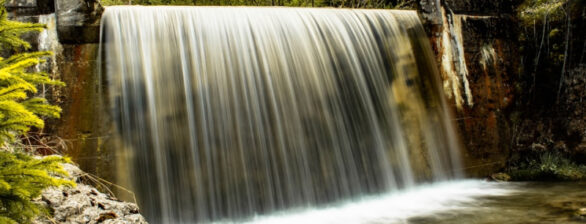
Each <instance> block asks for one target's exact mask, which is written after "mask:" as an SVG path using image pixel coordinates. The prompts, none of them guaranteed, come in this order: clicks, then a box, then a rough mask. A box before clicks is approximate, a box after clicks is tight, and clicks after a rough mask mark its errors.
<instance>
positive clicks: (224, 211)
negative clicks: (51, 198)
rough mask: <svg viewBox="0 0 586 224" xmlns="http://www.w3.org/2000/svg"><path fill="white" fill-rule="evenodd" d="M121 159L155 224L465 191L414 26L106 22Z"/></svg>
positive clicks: (121, 15)
mask: <svg viewBox="0 0 586 224" xmlns="http://www.w3.org/2000/svg"><path fill="white" fill-rule="evenodd" d="M102 33H103V34H102V48H103V52H104V57H103V60H104V63H105V65H104V68H105V69H104V70H105V74H106V76H105V77H106V78H107V80H106V81H107V83H108V85H109V88H108V91H109V95H110V100H109V101H110V102H111V104H112V108H113V111H114V112H113V115H114V117H115V120H116V124H117V127H118V132H119V134H120V137H121V140H122V142H123V147H121V148H120V149H117V150H118V151H119V153H120V155H122V156H120V157H119V159H120V160H122V161H123V162H122V163H121V164H124V165H125V166H124V167H118V169H119V173H120V175H121V176H124V177H125V178H126V179H128V180H130V182H131V183H132V186H133V188H132V189H133V190H134V191H135V193H136V194H137V198H138V200H139V204H140V206H141V207H142V210H143V214H145V215H146V216H147V217H148V218H149V219H150V220H151V222H153V223H191V222H196V221H214V220H245V219H247V218H249V217H251V216H253V215H255V214H267V213H270V212H275V211H280V210H285V209H293V208H300V207H308V206H320V205H325V204H328V203H332V202H336V201H340V200H351V199H355V198H360V197H362V196H365V195H376V194H378V193H381V192H389V191H394V190H398V189H402V188H409V187H411V186H414V185H417V184H418V183H421V182H425V181H438V180H447V179H450V178H454V177H457V176H458V175H459V170H460V167H459V164H460V162H459V153H458V144H457V141H456V137H455V134H454V131H453V127H452V124H451V121H450V118H449V112H448V110H447V109H446V108H447V107H446V105H445V102H444V99H443V98H442V93H441V90H440V88H441V87H440V85H439V81H438V77H439V75H438V72H437V70H436V68H435V64H434V60H433V56H432V54H431V48H430V46H429V43H428V39H427V37H426V34H425V32H424V31H423V28H422V25H421V24H420V21H419V19H418V17H417V14H416V12H413V11H394V10H351V9H314V8H275V7H267V8H257V7H160V6H157V7H137V6H134V7H133V6H123V7H108V8H107V10H106V12H105V14H104V15H103V19H102Z"/></svg>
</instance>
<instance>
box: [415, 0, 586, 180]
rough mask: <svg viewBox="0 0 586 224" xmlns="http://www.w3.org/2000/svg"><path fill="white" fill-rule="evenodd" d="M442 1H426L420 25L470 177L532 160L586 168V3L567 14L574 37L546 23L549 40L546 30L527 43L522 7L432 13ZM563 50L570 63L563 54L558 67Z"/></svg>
mask: <svg viewBox="0 0 586 224" xmlns="http://www.w3.org/2000/svg"><path fill="white" fill-rule="evenodd" d="M438 1H439V0H420V12H421V14H422V16H421V18H422V19H423V20H424V22H425V24H426V27H427V31H428V34H429V36H430V40H431V42H432V45H433V48H434V51H435V53H436V55H437V61H438V65H439V66H440V67H441V69H442V78H443V79H444V81H446V83H447V86H448V87H447V88H444V90H446V91H445V93H446V95H447V96H449V97H450V98H451V99H450V102H452V103H453V108H454V111H455V114H456V118H455V119H456V122H457V124H458V127H459V131H460V136H461V138H462V142H463V144H464V146H465V149H464V153H463V156H464V161H465V167H466V171H467V173H468V174H469V175H471V176H475V177H482V176H486V175H489V174H491V173H494V172H498V171H502V170H505V169H506V168H507V167H508V166H510V165H514V164H511V163H514V162H515V161H519V160H523V159H524V158H526V157H527V156H528V154H527V152H530V153H535V152H537V153H540V152H545V151H557V152H562V153H564V154H566V155H569V156H571V157H572V158H573V159H574V160H575V161H577V162H580V163H585V162H586V113H585V110H586V102H585V100H586V99H584V98H585V97H586V89H585V88H586V87H585V81H586V40H585V39H584V37H586V34H585V33H586V25H585V24H586V22H585V20H586V9H585V7H584V3H583V2H582V3H580V1H569V2H570V4H568V5H566V6H565V7H566V8H567V12H568V18H570V23H569V24H571V25H570V27H569V29H567V30H566V28H567V26H564V25H565V24H559V23H560V22H559V21H558V22H557V23H556V22H555V21H548V23H547V24H546V27H547V29H544V30H546V33H545V35H543V33H542V30H541V28H542V25H543V23H541V24H540V25H539V27H538V29H537V31H539V32H536V35H527V36H525V39H524V40H523V38H520V37H522V36H523V35H522V34H523V32H527V31H526V30H523V29H524V24H523V22H522V21H520V20H519V18H518V10H519V7H520V4H521V3H522V2H523V1H522V0H495V1H477V0H441V1H439V2H440V3H439V5H440V6H441V7H438V8H435V9H433V10H430V9H429V8H430V6H432V5H438V3H437V2H438ZM432 8H433V7H432ZM438 17H440V18H438ZM441 18H443V19H441ZM558 20H559V19H558ZM561 21H562V22H563V23H566V22H567V20H566V19H561ZM556 27H562V28H564V30H562V31H561V32H560V34H559V35H561V37H558V38H557V40H556V38H555V37H554V35H555V34H553V33H551V32H554V29H555V28H556ZM525 28H526V27H525ZM526 29H527V28H526ZM556 32H557V31H556ZM568 32H569V35H568V36H566V34H568ZM529 33H531V32H529ZM446 37H447V38H448V41H445V39H446ZM562 37H566V38H567V39H564V40H560V39H563V38H562ZM542 39H543V40H544V41H543V42H544V43H545V44H543V45H541V44H539V43H540V42H541V41H540V40H542ZM566 40H567V41H566ZM556 41H557V42H556ZM458 42H460V43H458ZM533 43H537V44H533ZM565 43H568V47H567V49H568V52H567V54H565V55H566V56H565V57H564V52H563V50H557V52H558V55H557V57H564V61H565V63H555V62H552V60H555V58H554V57H555V56H556V55H555V54H554V53H555V51H556V50H554V49H556V48H558V49H559V48H563V47H564V45H565ZM446 45H448V47H446ZM540 45H541V46H542V47H539V46H540ZM539 48H542V49H539ZM540 51H541V52H540ZM446 52H447V53H448V54H446ZM552 52H553V53H552ZM461 54H463V57H462V60H459V58H458V57H457V56H458V55H461ZM540 55H541V56H540ZM548 55H549V56H548ZM552 55H553V56H552ZM536 58H537V59H536ZM562 64H565V66H564V65H562ZM462 68H465V69H462ZM454 78H456V79H458V80H456V82H454V81H453V79H454ZM450 81H452V82H450ZM450 83H457V85H452V84H450ZM444 87H446V86H444ZM454 88H455V89H456V90H454ZM458 88H459V89H458ZM467 91H468V92H467ZM458 97H460V99H458Z"/></svg>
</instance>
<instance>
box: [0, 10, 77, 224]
mask: <svg viewBox="0 0 586 224" xmlns="http://www.w3.org/2000/svg"><path fill="white" fill-rule="evenodd" d="M6 15H7V13H6V9H5V8H4V1H0V51H3V52H20V51H22V50H27V49H29V48H30V47H31V45H30V44H29V43H28V42H26V41H24V40H23V39H21V38H20V37H21V35H22V34H24V33H27V32H30V31H40V30H42V29H43V25H41V24H30V23H21V22H16V21H9V20H7V17H6ZM50 54H51V53H50V52H24V53H17V54H14V55H12V56H10V57H8V58H0V146H4V147H6V146H8V147H10V146H9V144H8V143H13V142H14V141H15V140H16V137H17V136H19V135H23V134H26V133H27V132H28V131H29V130H30V128H31V127H36V128H42V127H43V126H44V122H43V120H42V119H41V116H46V117H59V113H60V112H61V109H60V108H59V107H57V106H53V105H50V104H49V103H48V102H47V100H46V99H44V98H40V97H35V96H34V94H36V93H37V92H38V89H37V86H39V85H63V83H62V82H60V81H55V80H52V79H51V78H50V77H49V75H48V74H47V73H44V72H33V71H32V69H31V67H32V66H34V65H37V64H39V63H41V62H43V60H42V58H43V57H46V56H48V55H50ZM64 162H69V160H68V159H64V158H62V157H58V156H50V157H45V158H42V159H36V158H33V157H31V156H30V155H26V154H23V153H9V152H5V151H0V223H30V221H31V220H32V219H33V218H34V217H36V216H37V215H39V214H41V213H46V212H47V211H46V209H44V208H43V207H42V206H40V205H38V204H35V203H33V202H32V199H34V198H36V197H38V196H39V195H40V194H41V191H42V190H43V189H45V188H47V187H56V186H62V185H74V183H73V182H71V181H69V180H65V179H63V177H66V176H67V173H66V172H65V171H64V170H63V168H62V167H61V164H62V163H64Z"/></svg>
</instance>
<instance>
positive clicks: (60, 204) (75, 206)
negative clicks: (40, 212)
mask: <svg viewBox="0 0 586 224" xmlns="http://www.w3.org/2000/svg"><path fill="white" fill-rule="evenodd" d="M64 169H65V170H66V171H67V172H69V173H70V176H71V179H72V180H74V181H75V182H77V186H76V187H74V188H71V187H61V188H50V189H47V190H45V191H44V192H43V193H42V195H41V198H40V199H38V203H41V204H46V205H47V206H48V207H49V208H50V209H51V210H52V211H53V217H52V219H53V220H49V219H47V218H44V217H41V218H38V219H37V220H35V222H33V223H34V224H45V223H47V224H48V223H55V221H56V222H58V223H71V224H74V223H75V224H77V223H88V224H94V223H110V224H114V223H116V224H130V223H138V224H142V223H147V222H146V220H145V219H144V217H143V216H142V215H140V214H138V211H139V208H138V206H136V204H133V203H128V202H122V201H119V200H118V199H116V198H114V197H112V196H110V195H107V194H104V193H101V192H99V191H98V190H96V189H95V188H94V187H92V186H89V185H86V184H83V183H81V177H83V176H84V175H85V174H84V172H83V171H81V170H80V169H79V168H78V167H76V166H74V165H71V164H65V165H64Z"/></svg>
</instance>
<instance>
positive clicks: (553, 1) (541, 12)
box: [519, 0, 569, 26]
mask: <svg viewBox="0 0 586 224" xmlns="http://www.w3.org/2000/svg"><path fill="white" fill-rule="evenodd" d="M568 1H569V0H525V2H524V3H523V4H522V5H521V7H520V8H519V9H520V10H519V18H521V20H523V22H524V24H525V25H526V26H533V25H535V24H536V23H540V21H544V20H550V21H551V20H553V21H555V20H561V19H564V18H565V14H566V10H565V9H564V6H565V5H566V4H567V3H568Z"/></svg>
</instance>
